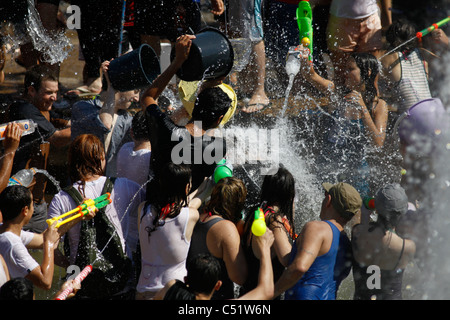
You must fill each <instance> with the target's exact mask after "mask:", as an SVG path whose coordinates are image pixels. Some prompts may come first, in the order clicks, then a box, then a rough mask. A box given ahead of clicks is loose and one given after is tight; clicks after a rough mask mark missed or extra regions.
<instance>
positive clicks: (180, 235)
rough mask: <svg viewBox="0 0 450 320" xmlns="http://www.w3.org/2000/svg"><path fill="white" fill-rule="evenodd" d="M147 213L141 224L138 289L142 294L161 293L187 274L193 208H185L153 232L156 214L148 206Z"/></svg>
mask: <svg viewBox="0 0 450 320" xmlns="http://www.w3.org/2000/svg"><path fill="white" fill-rule="evenodd" d="M145 209H147V210H146V214H145V215H144V216H143V217H142V213H141V215H140V216H141V217H142V220H141V222H140V224H139V240H140V246H141V267H142V269H141V274H140V276H139V281H138V285H137V287H136V290H137V291H139V292H145V291H151V292H156V291H159V290H160V289H161V288H163V287H164V285H165V284H166V283H167V282H168V281H169V280H173V279H178V280H181V281H183V280H184V277H185V276H186V274H187V271H186V258H187V255H188V251H189V246H190V241H187V240H186V227H187V224H188V221H189V208H187V207H186V208H182V209H181V211H180V214H179V215H178V216H176V217H175V218H173V219H165V220H164V221H165V222H164V225H163V226H159V227H158V228H157V229H156V230H155V231H153V232H151V235H150V237H149V235H148V231H147V230H148V229H149V228H152V227H153V212H152V210H151V206H147V207H145V206H144V209H143V210H145Z"/></svg>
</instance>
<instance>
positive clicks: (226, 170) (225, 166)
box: [213, 159, 233, 183]
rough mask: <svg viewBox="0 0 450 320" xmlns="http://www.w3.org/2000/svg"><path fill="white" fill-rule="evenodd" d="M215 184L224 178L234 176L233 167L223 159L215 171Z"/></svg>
mask: <svg viewBox="0 0 450 320" xmlns="http://www.w3.org/2000/svg"><path fill="white" fill-rule="evenodd" d="M213 175H214V182H215V183H217V182H219V181H220V180H221V179H223V178H228V177H232V176H233V166H232V165H231V164H230V163H228V162H227V161H226V160H225V159H222V160H221V161H220V162H219V163H218V164H217V167H216V168H215V169H214V174H213Z"/></svg>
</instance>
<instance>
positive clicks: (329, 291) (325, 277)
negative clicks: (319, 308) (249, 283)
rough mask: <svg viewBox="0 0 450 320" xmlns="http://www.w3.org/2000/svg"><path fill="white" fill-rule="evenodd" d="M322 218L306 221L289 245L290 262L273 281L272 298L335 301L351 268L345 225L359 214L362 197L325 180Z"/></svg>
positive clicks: (347, 188) (347, 187)
mask: <svg viewBox="0 0 450 320" xmlns="http://www.w3.org/2000/svg"><path fill="white" fill-rule="evenodd" d="M323 188H324V189H325V197H324V199H323V201H322V207H321V211H320V219H321V221H310V222H308V223H306V224H305V226H304V227H303V229H302V231H301V232H300V235H299V237H298V238H297V240H296V243H295V245H294V246H293V247H292V252H291V262H290V264H289V266H288V267H287V268H286V270H285V271H284V272H283V274H282V276H281V277H280V279H279V280H278V281H277V282H276V283H275V294H274V297H276V296H278V295H280V294H282V293H283V292H284V293H285V299H286V300H335V299H336V293H337V290H338V288H339V285H340V283H341V281H342V280H343V279H344V278H345V277H347V275H348V274H349V272H350V269H351V246H350V241H349V239H348V237H347V235H346V234H345V231H344V226H345V225H346V224H347V223H348V222H349V221H350V220H351V219H352V218H353V217H354V216H355V215H356V214H358V213H359V211H360V209H361V205H362V199H361V196H360V195H359V193H358V191H356V189H355V188H354V187H352V186H351V185H349V184H347V183H343V182H340V183H338V184H335V185H332V184H330V183H324V184H323Z"/></svg>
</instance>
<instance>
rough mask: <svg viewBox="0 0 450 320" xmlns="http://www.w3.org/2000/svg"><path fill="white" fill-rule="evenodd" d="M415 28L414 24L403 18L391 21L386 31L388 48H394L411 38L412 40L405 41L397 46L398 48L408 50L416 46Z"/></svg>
mask: <svg viewBox="0 0 450 320" xmlns="http://www.w3.org/2000/svg"><path fill="white" fill-rule="evenodd" d="M416 30H417V28H416V25H415V24H414V23H412V22H411V21H409V20H407V19H405V18H400V19H396V20H395V21H393V22H392V24H391V25H390V26H389V28H388V30H387V31H386V41H387V43H388V44H389V49H394V48H396V47H398V46H399V45H401V44H404V43H405V42H406V41H408V40H411V39H413V38H414V40H412V41H409V42H408V43H405V44H404V45H402V46H401V47H400V48H398V50H401V51H404V50H406V51H410V50H413V49H414V48H417V46H418V40H417V38H416Z"/></svg>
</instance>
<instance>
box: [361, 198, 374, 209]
mask: <svg viewBox="0 0 450 320" xmlns="http://www.w3.org/2000/svg"><path fill="white" fill-rule="evenodd" d="M363 203H364V207H366V209H369V210H375V199H374V198H372V197H364V199H363Z"/></svg>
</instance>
